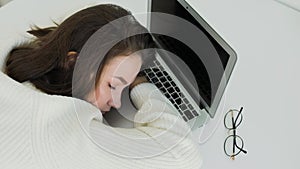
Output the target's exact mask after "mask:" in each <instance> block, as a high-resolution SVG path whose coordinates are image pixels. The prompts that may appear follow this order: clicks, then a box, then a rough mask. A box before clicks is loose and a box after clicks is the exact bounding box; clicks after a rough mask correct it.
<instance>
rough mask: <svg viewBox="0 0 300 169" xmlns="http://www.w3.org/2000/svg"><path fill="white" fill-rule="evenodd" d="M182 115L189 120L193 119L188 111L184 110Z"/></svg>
mask: <svg viewBox="0 0 300 169" xmlns="http://www.w3.org/2000/svg"><path fill="white" fill-rule="evenodd" d="M183 114H185V115H186V117H187V118H188V119H189V120H191V119H193V118H194V117H195V116H194V115H193V114H192V113H191V112H190V111H189V110H186V111H185V112H184V113H183Z"/></svg>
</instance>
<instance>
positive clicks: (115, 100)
mask: <svg viewBox="0 0 300 169" xmlns="http://www.w3.org/2000/svg"><path fill="white" fill-rule="evenodd" d="M109 105H110V106H111V107H114V108H116V109H119V108H120V107H121V95H118V96H115V97H112V98H111V100H110V102H109Z"/></svg>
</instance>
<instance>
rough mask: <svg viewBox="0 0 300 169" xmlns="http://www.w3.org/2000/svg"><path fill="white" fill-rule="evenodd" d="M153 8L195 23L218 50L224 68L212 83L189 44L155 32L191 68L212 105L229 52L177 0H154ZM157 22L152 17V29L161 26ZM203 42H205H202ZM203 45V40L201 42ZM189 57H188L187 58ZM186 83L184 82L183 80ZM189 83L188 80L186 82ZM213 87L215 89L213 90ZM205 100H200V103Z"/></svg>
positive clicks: (200, 88)
mask: <svg viewBox="0 0 300 169" xmlns="http://www.w3.org/2000/svg"><path fill="white" fill-rule="evenodd" d="M151 5H152V8H151V12H161V13H167V14H171V15H175V16H178V17H181V18H183V19H185V20H187V21H189V22H190V23H192V24H194V25H195V26H196V27H197V28H198V29H199V30H201V31H202V32H203V34H204V35H205V36H206V38H207V39H208V40H209V41H210V42H211V44H212V45H213V47H214V48H215V50H216V51H217V55H218V57H219V59H220V60H221V62H222V65H223V69H222V70H220V71H222V72H217V73H216V74H215V75H214V76H215V77H214V78H216V79H217V80H216V81H215V84H211V82H210V79H209V75H208V72H207V70H206V67H205V66H204V64H203V62H202V61H201V59H200V57H199V56H197V55H196V54H195V52H194V51H192V50H191V49H190V48H189V47H188V46H187V45H185V44H184V43H182V42H180V41H179V40H177V39H175V38H172V37H169V36H166V35H161V34H153V36H154V38H155V39H156V41H158V43H159V44H160V46H161V47H162V48H163V49H164V50H167V51H170V52H172V53H174V54H175V55H177V56H178V57H180V58H181V59H182V60H183V61H184V62H185V64H187V65H188V67H189V68H190V69H191V71H192V73H193V75H194V76H195V78H196V81H197V87H198V90H199V94H200V96H201V98H202V99H203V100H204V101H205V103H206V104H207V105H208V106H211V104H212V101H213V99H214V97H215V94H216V92H217V89H218V87H219V84H220V82H221V78H222V75H223V73H224V70H225V68H226V65H227V63H228V60H229V54H228V53H227V52H226V51H225V50H224V49H223V48H222V46H220V45H219V44H218V42H217V41H216V40H215V39H214V38H213V37H212V36H211V35H210V34H209V33H208V32H207V31H206V30H205V29H204V28H203V27H202V26H201V25H200V24H199V22H198V21H197V20H196V19H195V18H194V17H193V16H192V15H191V14H190V13H189V12H188V11H187V10H186V9H185V8H184V7H183V6H182V5H181V4H180V3H179V2H177V0H152V4H151ZM155 23H157V22H156V21H155V20H154V19H153V18H152V17H151V22H150V24H151V25H150V31H151V29H153V28H154V29H155V27H159V26H160V25H158V24H155ZM168 29H170V32H171V31H174V30H173V29H174V28H172V27H170V28H168ZM202 43H203V42H202ZM199 45H201V42H199ZM186 57H188V59H187V58H186ZM183 83H184V82H183ZM186 83H188V82H186ZM212 89H213V90H212ZM203 100H200V103H199V104H200V105H201V104H202V103H201V102H202V101H203Z"/></svg>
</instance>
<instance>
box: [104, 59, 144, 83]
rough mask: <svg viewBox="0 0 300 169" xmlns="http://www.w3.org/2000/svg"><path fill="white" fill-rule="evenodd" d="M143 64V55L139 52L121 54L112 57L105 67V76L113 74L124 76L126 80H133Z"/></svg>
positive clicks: (110, 76) (109, 76)
mask: <svg viewBox="0 0 300 169" xmlns="http://www.w3.org/2000/svg"><path fill="white" fill-rule="evenodd" d="M141 65H142V61H141V56H140V55H138V54H131V55H128V56H126V55H120V56H116V57H114V58H113V59H111V60H110V61H109V62H108V64H107V65H105V67H104V69H103V72H102V73H103V77H104V78H112V77H113V76H119V77H123V78H124V79H125V80H126V81H128V82H129V81H132V80H133V79H134V78H135V76H136V75H137V73H138V72H139V70H140V68H141Z"/></svg>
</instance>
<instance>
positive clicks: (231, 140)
mask: <svg viewBox="0 0 300 169" xmlns="http://www.w3.org/2000/svg"><path fill="white" fill-rule="evenodd" d="M243 147H244V142H243V140H242V138H241V137H240V136H237V135H236V136H234V135H230V136H228V137H227V138H226V140H225V142H224V151H225V154H226V155H227V156H230V157H234V156H236V155H238V154H239V153H240V152H241V149H243Z"/></svg>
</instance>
